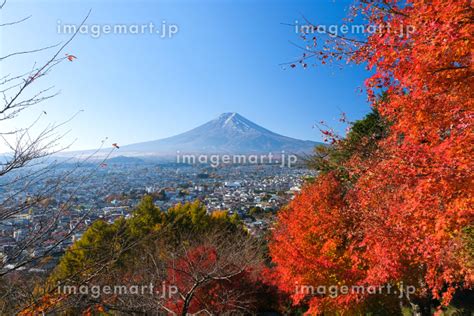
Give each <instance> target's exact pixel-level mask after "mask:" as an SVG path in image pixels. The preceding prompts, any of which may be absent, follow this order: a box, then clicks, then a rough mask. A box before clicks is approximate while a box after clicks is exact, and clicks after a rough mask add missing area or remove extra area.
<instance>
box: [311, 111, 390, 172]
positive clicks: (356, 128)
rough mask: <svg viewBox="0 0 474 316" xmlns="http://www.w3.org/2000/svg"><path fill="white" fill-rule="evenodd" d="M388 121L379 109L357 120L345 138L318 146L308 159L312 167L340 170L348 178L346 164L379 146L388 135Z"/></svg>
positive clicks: (361, 157)
mask: <svg viewBox="0 0 474 316" xmlns="http://www.w3.org/2000/svg"><path fill="white" fill-rule="evenodd" d="M387 132H388V124H387V122H386V121H385V120H384V119H383V118H382V117H381V116H380V114H379V113H378V112H377V110H375V109H373V110H372V112H370V113H369V114H367V115H366V116H365V117H364V118H363V119H361V120H358V121H355V122H354V123H353V124H352V126H351V129H350V131H349V133H348V134H347V136H346V137H345V138H344V139H341V140H338V141H337V142H336V143H335V144H333V145H332V146H318V147H316V148H315V154H314V155H313V156H312V157H311V158H310V159H308V161H307V164H308V166H309V167H310V168H313V169H316V170H318V171H320V172H322V173H327V172H330V171H338V172H339V174H340V175H341V177H343V178H346V179H348V170H346V167H345V166H344V163H346V162H347V161H348V160H349V159H351V158H353V157H354V156H355V155H356V156H357V157H359V158H360V159H364V158H368V157H369V156H370V155H371V154H373V152H374V151H375V150H376V149H377V147H378V141H379V140H381V139H383V138H384V137H386V135H387Z"/></svg>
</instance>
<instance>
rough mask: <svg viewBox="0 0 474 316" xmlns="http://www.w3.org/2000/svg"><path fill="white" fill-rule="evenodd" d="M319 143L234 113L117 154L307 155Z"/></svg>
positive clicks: (132, 145) (123, 149)
mask: <svg viewBox="0 0 474 316" xmlns="http://www.w3.org/2000/svg"><path fill="white" fill-rule="evenodd" d="M318 144H321V143H317V142H313V141H309V140H299V139H295V138H291V137H286V136H283V135H280V134H277V133H274V132H272V131H269V130H268V129H266V128H263V127H261V126H259V125H257V124H255V123H253V122H251V121H250V120H248V119H246V118H245V117H243V116H241V115H240V114H238V113H223V114H221V115H220V116H219V117H217V118H216V119H214V120H212V121H209V122H207V123H205V124H203V125H201V126H198V127H196V128H194V129H192V130H190V131H187V132H185V133H182V134H179V135H176V136H172V137H168V138H164V139H159V140H154V141H148V142H143V143H136V144H131V145H125V146H122V147H121V148H120V154H121V155H126V156H129V155H133V156H139V155H147V156H148V155H155V156H163V155H170V154H171V155H172V154H176V152H180V153H219V154H224V153H225V154H250V153H269V152H272V153H281V152H282V151H285V152H286V153H309V152H311V151H312V150H313V148H314V146H316V145H318Z"/></svg>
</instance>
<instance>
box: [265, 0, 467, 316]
mask: <svg viewBox="0 0 474 316" xmlns="http://www.w3.org/2000/svg"><path fill="white" fill-rule="evenodd" d="M356 12H358V13H360V14H362V15H363V16H364V17H365V18H366V21H367V25H372V26H380V25H383V26H384V28H383V29H384V31H383V32H381V33H374V34H371V35H369V36H367V38H366V40H364V41H362V40H359V39H357V40H353V39H352V40H351V39H340V38H336V39H334V41H333V42H332V43H331V42H329V44H328V45H332V46H331V47H330V49H329V48H328V47H329V46H328V47H325V49H323V50H322V52H321V53H322V55H323V56H325V58H324V59H335V60H338V59H339V56H347V57H348V58H349V60H350V61H355V62H357V63H367V64H368V67H369V68H371V69H372V70H373V71H374V74H373V75H372V76H371V77H370V78H369V79H368V80H367V81H366V89H367V91H368V97H369V101H370V102H371V103H372V105H373V107H374V108H375V109H377V110H378V112H379V113H380V114H381V115H382V117H383V118H384V119H385V120H386V121H388V122H390V127H389V133H388V136H387V137H386V138H384V139H383V140H381V141H379V144H378V148H377V150H374V151H373V152H372V153H371V155H370V156H366V155H364V156H362V155H359V154H357V153H355V154H353V155H352V157H351V158H350V159H348V160H347V161H345V162H344V163H343V167H344V170H348V172H349V176H350V178H351V179H355V180H353V181H351V183H349V184H348V183H344V182H341V180H340V179H339V177H338V174H337V172H336V171H333V172H329V173H326V174H324V175H320V176H319V178H318V179H317V181H316V182H315V183H313V184H308V185H307V186H306V188H304V190H303V192H302V194H301V195H300V196H298V197H297V198H296V199H295V200H294V201H293V202H292V203H291V204H290V206H289V208H288V209H287V210H284V211H282V212H281V214H280V216H279V223H278V227H277V230H276V231H275V233H274V236H273V242H272V245H271V254H272V257H273V261H274V262H275V263H276V269H275V270H276V272H277V274H278V275H280V278H279V281H278V284H279V286H280V288H281V289H283V290H285V291H288V292H292V293H294V291H295V290H294V288H295V284H297V283H298V284H306V285H313V286H317V285H326V284H332V285H337V284H345V285H351V284H363V285H382V284H387V283H396V282H399V281H406V282H411V283H412V284H413V285H415V286H417V287H418V291H417V294H416V295H418V296H420V297H428V298H434V299H437V300H440V301H441V304H442V305H447V304H449V302H450V300H451V299H452V295H453V293H454V292H455V290H456V289H458V288H470V287H472V285H473V282H474V271H473V264H472V260H473V258H472V257H470V256H469V255H465V251H464V248H465V243H464V242H463V238H464V235H463V234H465V229H466V228H468V227H469V226H471V227H472V225H473V223H474V211H473V209H474V207H473V198H472V190H473V189H472V188H473V187H474V185H473V184H474V183H473V177H472V170H474V166H473V161H472V157H474V150H473V146H472V144H473V143H474V137H473V117H474V113H473V100H474V99H473V95H472V88H471V87H472V86H473V79H472V78H473V67H472V62H471V58H472V53H471V48H472V34H473V30H474V27H473V24H472V20H473V17H474V13H473V10H472V8H471V7H470V3H469V1H464V0H462V1H461V0H453V1H449V2H446V1H441V0H434V1H422V0H409V1H398V0H375V1H359V6H358V7H357V8H356ZM388 25H390V28H388ZM408 27H409V28H410V29H411V30H412V31H411V32H410V33H406V34H404V35H403V36H400V30H402V29H404V30H407V28H408ZM310 55H311V54H308V53H305V56H304V58H308V57H309V56H310ZM314 56H321V54H320V53H319V52H316V51H315V52H314ZM318 58H322V57H318ZM380 93H384V98H382V99H381V100H380V98H378V97H377V95H379V94H380ZM303 296H304V295H301V294H298V295H294V302H295V303H298V302H299V301H300V300H301V299H303ZM306 299H308V298H307V297H306ZM363 301H364V297H361V296H360V295H352V294H348V295H339V296H338V297H336V298H329V297H327V296H313V297H311V298H310V302H309V305H310V307H311V309H310V312H311V313H314V314H316V313H318V312H321V311H322V310H325V309H326V308H335V309H341V310H344V309H348V308H349V306H350V305H351V304H353V303H357V302H363Z"/></svg>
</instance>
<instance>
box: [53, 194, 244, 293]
mask: <svg viewBox="0 0 474 316" xmlns="http://www.w3.org/2000/svg"><path fill="white" fill-rule="evenodd" d="M216 227H218V228H219V229H222V230H228V231H229V232H232V231H236V230H238V229H241V227H242V224H241V222H240V220H239V218H238V216H237V215H233V216H229V215H228V213H227V212H225V211H219V212H215V213H213V214H207V210H206V207H205V205H204V204H202V203H201V202H200V201H195V202H192V203H185V204H177V205H175V206H174V207H172V208H170V209H169V210H168V211H167V212H163V211H161V210H160V209H159V208H158V207H156V206H155V204H154V203H153V198H152V197H151V196H145V197H144V198H143V199H142V201H141V202H140V203H139V205H138V206H137V207H136V208H135V209H134V211H133V214H132V216H131V217H130V218H129V219H123V218H121V219H118V220H116V221H115V222H114V223H112V224H109V223H106V222H104V221H102V220H99V221H96V222H94V223H93V224H92V225H91V226H90V227H89V229H87V231H86V232H85V233H84V235H83V236H82V238H81V239H80V240H79V241H77V242H75V243H74V245H73V246H72V247H71V248H70V249H69V250H68V251H66V253H65V254H64V256H63V257H62V258H61V260H60V263H59V265H58V266H57V267H56V269H55V270H54V272H53V274H52V275H51V278H50V279H51V280H52V281H53V284H56V282H57V281H58V280H65V279H69V280H76V279H77V280H79V279H80V278H81V277H84V276H85V275H87V274H88V273H89V272H92V271H94V269H95V268H97V266H99V265H100V264H103V263H106V262H109V263H110V262H112V263H113V265H114V267H118V268H120V267H121V266H126V265H127V264H130V263H132V262H133V260H135V259H136V257H137V255H138V254H140V251H141V247H144V246H146V245H147V244H148V243H149V241H150V240H152V239H153V238H158V237H156V236H159V238H165V239H166V240H167V241H169V242H176V243H179V242H180V236H181V235H186V234H187V233H190V232H196V233H205V232H206V231H208V230H211V229H213V228H216Z"/></svg>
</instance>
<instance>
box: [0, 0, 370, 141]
mask: <svg viewBox="0 0 474 316" xmlns="http://www.w3.org/2000/svg"><path fill="white" fill-rule="evenodd" d="M350 3H351V2H350V1H341V0H314V1H294V0H291V1H290V0H288V1H258V2H257V1H217V0H213V1H100V2H99V1H52V0H50V1H41V0H34V1H33V0H31V1H24V0H10V1H9V2H8V3H7V5H6V6H5V8H4V9H3V12H2V13H1V16H0V19H1V22H2V23H5V22H8V21H12V20H15V19H18V18H21V17H24V16H28V15H32V17H31V18H30V19H28V20H27V21H25V22H24V23H22V24H20V25H16V26H14V27H9V28H8V29H7V28H3V30H2V31H1V33H0V41H1V42H0V55H5V54H7V53H10V52H12V51H17V50H24V49H31V48H38V47H42V46H45V45H50V44H54V43H57V42H59V41H65V40H67V38H68V36H69V35H65V34H58V32H57V28H58V25H63V24H65V23H72V24H78V23H80V21H81V20H82V18H83V17H84V16H85V15H86V14H87V12H88V10H89V9H92V13H91V15H90V17H89V19H88V21H87V24H88V25H93V24H99V25H104V24H109V25H114V24H127V25H130V24H147V23H149V22H153V23H154V24H155V25H161V24H162V23H163V21H165V22H166V23H167V25H170V24H175V25H177V26H178V29H179V31H178V33H177V34H176V35H174V36H173V37H172V38H161V37H160V36H159V35H156V34H148V33H147V34H103V35H102V36H100V37H98V38H93V37H92V36H91V35H88V34H79V35H78V36H77V37H76V39H75V40H74V41H73V42H72V43H71V44H70V46H69V47H67V48H66V50H65V53H71V54H74V55H75V56H77V57H78V59H77V60H75V61H74V62H72V63H70V62H67V63H63V64H61V65H59V66H58V67H57V68H56V69H55V70H54V72H53V73H51V74H50V75H49V76H47V77H44V78H43V79H42V82H41V83H38V88H39V87H42V86H44V87H46V86H50V85H54V86H55V89H56V90H60V91H61V93H60V95H58V96H57V97H55V98H53V99H51V100H48V101H46V102H44V103H41V104H40V105H37V106H36V108H32V109H30V110H28V111H26V112H24V113H23V114H22V115H21V116H20V117H19V118H18V119H16V120H15V121H13V122H9V123H5V125H4V126H3V128H9V127H19V126H24V125H26V124H28V123H29V122H31V121H32V120H34V118H35V117H36V116H37V115H38V113H40V112H41V111H43V110H46V111H47V113H48V114H47V116H46V117H45V118H44V119H43V121H42V122H43V124H46V123H47V122H61V121H64V120H65V119H67V118H69V117H70V116H72V115H73V114H74V113H76V112H77V111H78V110H81V109H83V110H84V112H81V113H80V115H78V116H77V117H75V118H74V119H73V120H72V121H71V122H70V123H68V124H67V127H66V130H70V132H69V134H68V135H67V136H66V138H65V140H64V142H68V141H70V140H73V139H76V138H77V140H76V141H75V143H74V144H73V147H72V148H71V149H89V148H95V147H97V146H98V145H99V144H100V141H101V140H102V139H103V138H105V137H108V138H109V140H110V142H118V143H120V144H130V143H135V142H140V141H147V140H153V139H158V138H163V137H167V136H172V135H175V134H178V133H180V132H184V131H186V130H188V129H190V128H193V127H196V126H197V125H199V124H202V123H205V122H206V121H208V120H210V119H213V118H214V117H216V116H218V115H219V114H220V113H222V112H238V113H240V114H241V115H243V116H245V117H246V118H248V119H250V120H252V121H254V122H255V123H257V124H260V125H262V126H264V127H266V128H268V129H270V130H272V131H275V132H277V133H280V134H283V135H286V136H290V137H295V138H301V139H311V140H320V139H321V137H320V135H319V133H318V131H317V130H315V129H313V128H312V126H313V124H314V123H315V122H318V121H320V120H325V121H327V122H328V123H329V124H330V125H332V126H334V127H336V128H340V129H341V131H342V127H341V126H340V125H339V123H338V118H339V114H340V113H341V112H342V111H343V112H346V113H347V115H348V117H349V118H350V119H358V118H360V117H362V116H363V115H364V114H365V113H367V111H368V105H367V103H366V97H365V95H364V94H361V93H360V92H358V88H360V87H361V86H362V84H363V80H364V79H365V78H366V77H367V76H368V73H367V72H366V71H365V69H364V68H363V67H362V66H354V65H348V66H347V67H345V68H344V69H343V70H340V69H339V68H337V67H336V66H331V65H329V66H317V67H310V68H309V69H306V70H304V69H285V68H284V67H282V66H280V65H279V64H281V63H285V62H288V61H292V60H294V59H295V58H297V57H298V56H300V54H301V51H300V50H299V49H298V48H296V47H295V46H293V45H291V44H290V43H289V41H293V42H298V41H299V39H298V35H297V34H296V33H295V30H294V28H292V27H290V26H287V25H283V24H282V23H294V22H295V21H302V16H303V15H305V16H306V17H309V18H310V19H311V20H312V21H317V22H318V23H326V24H335V23H341V19H342V18H344V17H345V16H346V15H347V9H348V7H349V5H350ZM47 57H48V53H41V54H37V55H34V56H32V55H29V56H21V57H16V58H11V59H9V60H8V62H4V63H2V64H0V71H1V74H2V75H3V74H6V73H18V72H19V71H24V70H28V69H29V68H31V67H32V65H33V62H34V61H37V62H41V61H43V62H44V61H45V60H46V58H47Z"/></svg>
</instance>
